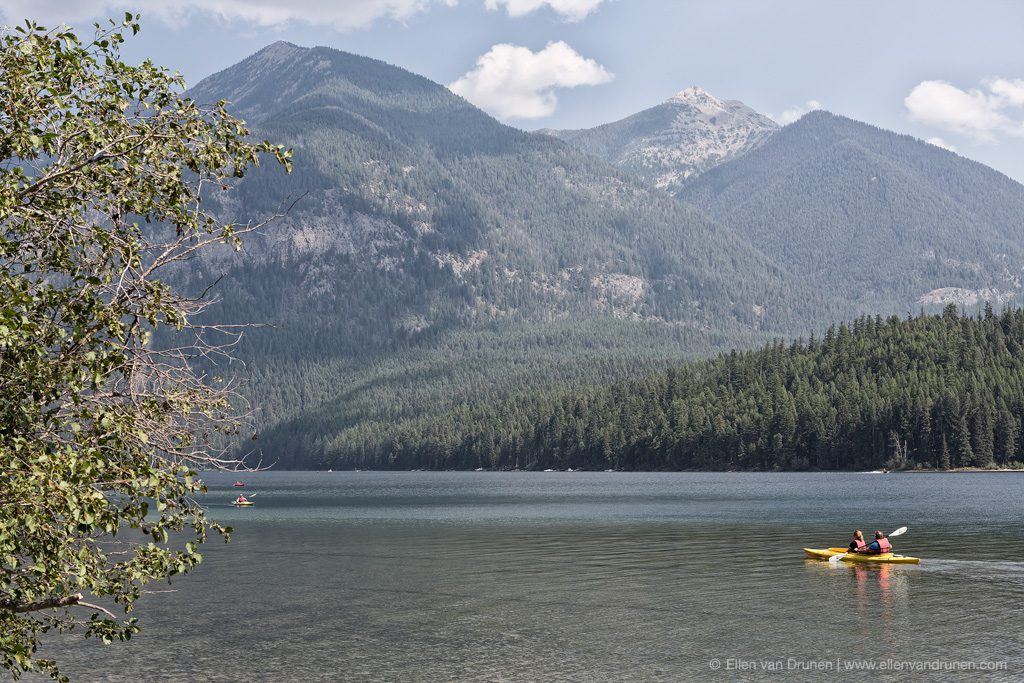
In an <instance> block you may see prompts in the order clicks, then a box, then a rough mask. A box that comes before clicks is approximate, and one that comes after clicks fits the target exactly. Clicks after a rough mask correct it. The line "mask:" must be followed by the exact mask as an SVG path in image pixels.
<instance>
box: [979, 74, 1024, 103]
mask: <svg viewBox="0 0 1024 683" xmlns="http://www.w3.org/2000/svg"><path fill="white" fill-rule="evenodd" d="M986 84H987V85H988V88H989V90H991V91H992V94H993V95H995V96H996V97H998V98H1000V99H1001V100H1002V101H1003V102H1005V103H1006V104H1007V105H1009V106H1013V107H1024V79H1020V78H1016V79H1013V80H1010V79H1008V78H993V79H990V80H989V81H987V82H986Z"/></svg>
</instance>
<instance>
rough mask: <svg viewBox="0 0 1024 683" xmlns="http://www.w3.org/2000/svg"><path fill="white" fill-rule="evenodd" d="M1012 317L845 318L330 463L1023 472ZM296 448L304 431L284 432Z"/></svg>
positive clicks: (487, 409)
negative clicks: (821, 330)
mask: <svg viewBox="0 0 1024 683" xmlns="http://www.w3.org/2000/svg"><path fill="white" fill-rule="evenodd" d="M1022 421H1024V311H1021V310H1015V311H1006V312H1005V313H1003V314H1001V315H995V314H993V313H992V312H991V309H990V308H989V309H987V310H986V312H985V314H984V315H981V316H978V317H976V318H969V317H962V316H961V315H959V314H958V312H957V310H956V307H955V306H953V305H950V306H948V307H947V309H946V310H945V312H944V313H943V314H942V315H933V316H922V317H918V318H913V319H902V320H901V319H900V318H898V317H892V318H889V319H888V320H883V319H882V318H880V317H864V318H859V319H857V320H856V321H855V322H854V323H853V324H852V325H850V326H847V325H840V326H839V327H838V328H836V327H832V328H830V329H829V330H828V331H827V332H826V334H825V335H824V336H823V337H821V338H819V339H814V338H812V339H811V340H810V341H806V342H796V343H793V344H791V345H786V344H783V343H781V342H777V343H773V344H769V345H768V346H766V347H765V348H763V349H762V350H760V351H751V352H741V353H737V352H730V353H729V354H726V355H722V356H720V357H718V358H717V359H715V360H711V361H701V362H695V363H691V364H688V365H683V366H681V367H677V368H673V369H671V370H669V371H668V372H665V373H659V374H655V375H652V376H650V377H647V378H645V379H642V380H638V381H631V382H624V383H621V384H617V385H614V386H611V387H595V388H590V389H589V390H578V391H572V392H536V393H534V394H532V395H530V396H524V397H521V398H520V399H518V400H510V401H503V402H492V403H477V404H472V403H468V402H467V403H465V404H463V405H461V406H459V407H458V408H457V409H455V410H451V411H449V412H447V413H446V414H443V415H438V416H433V417H430V418H424V419H421V420H419V421H418V422H416V423H413V424H409V425H406V426H405V427H404V428H403V429H402V430H401V431H400V432H398V433H395V434H391V435H389V438H388V439H387V440H370V441H367V442H364V443H362V444H361V445H360V447H358V448H356V447H353V446H347V447H343V448H337V449H333V450H327V451H326V452H325V453H324V454H323V456H322V457H323V459H322V463H323V464H324V465H325V466H333V467H347V466H348V467H350V466H356V467H396V468H409V467H430V468H471V467H493V468H514V467H522V468H530V469H545V468H567V467H574V468H581V467H582V468H589V469H606V468H616V469H618V468H624V469H669V470H674V469H760V470H765V469H775V468H782V469H808V468H816V469H874V468H879V467H911V468H913V467H936V468H947V467H951V466H954V467H956V466H978V467H987V466H992V465H995V464H999V465H1007V464H1012V463H1021V462H1022V461H1024V443H1022V441H1021V424H1022ZM296 437H297V438H301V434H296Z"/></svg>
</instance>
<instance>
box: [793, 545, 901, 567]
mask: <svg viewBox="0 0 1024 683" xmlns="http://www.w3.org/2000/svg"><path fill="white" fill-rule="evenodd" d="M804 552H805V553H807V557H809V558H811V559H812V560H827V559H828V558H830V557H832V556H833V555H842V554H843V553H846V556H845V557H844V558H843V559H842V561H843V562H881V563H884V564H921V559H920V558H918V557H910V556H908V555H896V554H894V553H882V554H881V555H867V554H865V553H851V552H847V550H846V548H824V549H820V548H818V549H816V548H804Z"/></svg>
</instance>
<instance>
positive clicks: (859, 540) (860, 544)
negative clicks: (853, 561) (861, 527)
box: [853, 538, 868, 550]
mask: <svg viewBox="0 0 1024 683" xmlns="http://www.w3.org/2000/svg"><path fill="white" fill-rule="evenodd" d="M853 542H854V543H856V544H857V545H856V546H855V549H856V550H864V548H867V547H868V544H867V543H865V542H864V539H862V538H855V539H853Z"/></svg>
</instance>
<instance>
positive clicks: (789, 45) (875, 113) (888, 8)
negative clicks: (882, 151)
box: [0, 0, 1024, 180]
mask: <svg viewBox="0 0 1024 683" xmlns="http://www.w3.org/2000/svg"><path fill="white" fill-rule="evenodd" d="M124 9H134V10H137V11H140V12H142V14H143V23H144V27H143V32H142V33H141V34H140V35H139V37H138V38H136V39H135V40H133V41H131V42H130V43H129V45H128V47H127V48H126V50H125V56H126V57H127V58H129V59H132V60H138V59H141V58H143V57H151V58H153V59H154V60H156V61H157V62H159V63H162V64H164V65H166V66H169V67H172V68H176V69H178V70H179V71H181V72H182V73H183V74H185V76H186V78H187V79H188V80H189V82H196V81H197V80H199V79H201V78H202V77H204V76H207V75H209V74H210V73H213V72H215V71H218V70H220V69H223V68H225V67H227V66H230V65H231V64H233V63H235V62H237V61H239V60H240V59H242V58H244V57H245V56H247V55H249V54H251V53H253V52H255V51H256V50H258V49H259V48H261V47H263V46H264V45H266V44H268V43H270V42H273V41H275V40H288V41H291V42H294V43H297V44H300V45H327V46H330V47H335V48H338V49H342V50H347V51H350V52H355V53H358V54H363V55H368V56H371V57H376V58H378V59H382V60H384V61H387V62H389V63H392V64H397V65H399V66H402V67H405V68H407V69H409V70H411V71H415V72H417V73H420V74H423V75H424V76H427V77H428V78H431V79H433V80H435V81H438V82H440V83H444V84H448V85H452V87H453V88H454V89H456V90H457V91H458V92H460V94H463V95H464V96H466V97H467V98H468V99H470V100H471V101H474V102H475V103H477V104H478V105H480V106H482V107H483V108H485V109H487V110H488V111H491V112H492V113H493V114H495V115H496V116H498V117H499V118H501V119H503V120H505V121H507V122H508V123H511V124H512V125H516V126H519V127H522V128H526V129H535V128H541V127H557V128H580V127H589V126H593V125H597V124H600V123H605V122H608V121H613V120H616V119H619V118H622V117H623V116H627V115H629V114H631V113H634V112H636V111H639V110H641V109H644V108H646V107H649V106H652V105H654V104H657V103H658V102H661V101H663V100H665V99H667V98H668V97H670V96H671V95H672V94H674V93H675V92H677V91H679V90H681V89H683V88H684V87H687V86H690V85H698V86H701V87H703V88H705V89H707V90H709V91H710V92H712V93H714V94H716V95H718V96H719V97H722V98H726V99H739V100H742V101H744V102H746V103H747V104H749V105H750V106H752V107H753V108H755V109H757V110H758V111H761V112H764V113H768V114H770V115H772V116H774V117H776V118H778V119H783V120H787V121H788V120H790V119H792V118H793V117H794V116H796V115H798V114H799V113H801V112H802V111H805V110H807V109H809V108H813V107H816V106H820V107H822V108H825V109H828V110H829V111H833V112H836V113H838V114H843V115H845V116H850V117H852V118H855V119H859V120H862V121H866V122H868V123H872V124H875V125H878V126H882V127H884V128H889V129H892V130H896V131H899V132H904V133H909V134H911V135H914V136H916V137H920V138H923V139H935V140H936V142H937V143H939V144H944V145H948V146H952V147H955V149H956V150H957V151H958V152H959V153H960V154H963V155H965V156H968V157H971V158H973V159H977V160H979V161H982V162H983V163H986V164H989V165H990V166H993V167H995V168H997V169H999V170H1001V171H1003V172H1005V173H1007V174H1008V175H1011V176H1013V177H1015V178H1017V179H1018V180H1024V49H1022V47H1021V39H1020V32H1021V30H1022V27H1024V3H1021V2H1015V1H1013V0H1005V1H996V0H975V1H974V2H971V3H965V2H955V1H952V0H949V1H947V0H930V1H928V2H925V1H921V0H898V1H896V0H886V1H884V2H883V1H874V0H859V1H858V2H839V1H829V0H714V1H711V0H704V1H702V2H693V1H689V0H680V1H665V0H662V1H654V0H333V1H331V0H290V1H289V2H281V1H280V0H137V1H136V2H135V3H134V4H132V5H125V4H124V3H123V2H121V0H32V1H31V2H30V0H4V2H3V3H2V8H0V12H2V13H3V15H4V19H5V20H6V21H8V22H11V21H16V20H18V19H20V18H24V17H25V16H30V15H32V16H35V17H38V18H40V19H41V20H44V21H49V22H51V23H52V22H57V21H64V22H68V23H72V24H75V25H83V24H84V23H87V22H88V21H89V20H90V19H92V18H98V17H101V16H105V15H113V14H115V13H117V12H119V11H123V10H124Z"/></svg>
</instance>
